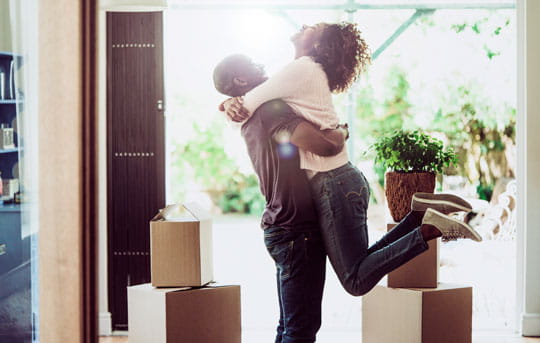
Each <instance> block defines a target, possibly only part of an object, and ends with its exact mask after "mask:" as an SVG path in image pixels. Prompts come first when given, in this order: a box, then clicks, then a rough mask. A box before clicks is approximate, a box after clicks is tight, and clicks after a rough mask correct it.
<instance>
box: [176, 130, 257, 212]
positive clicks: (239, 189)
mask: <svg viewBox="0 0 540 343" xmlns="http://www.w3.org/2000/svg"><path fill="white" fill-rule="evenodd" d="M193 131H194V132H195V135H193V138H192V139H190V140H188V141H187V142H185V143H184V144H177V145H176V147H175V149H174V151H173V154H172V159H173V165H172V167H173V178H174V186H175V187H173V191H174V193H175V197H176V198H177V199H178V198H179V199H182V198H183V193H184V192H183V190H184V189H185V188H187V184H188V183H192V182H195V183H196V184H198V185H199V186H200V187H201V188H202V189H203V190H204V191H205V192H206V193H208V194H209V195H210V198H211V199H212V201H213V203H214V204H215V205H217V206H219V208H220V209H221V210H222V212H223V213H246V214H260V213H261V212H262V211H263V210H264V206H265V204H266V203H265V200H264V198H263V196H262V195H261V193H260V190H259V183H258V179H257V177H256V176H255V175H254V174H244V173H242V172H241V171H240V169H239V167H238V165H237V163H236V162H235V161H234V160H233V159H232V158H231V157H229V156H228V155H227V153H226V152H225V149H224V147H223V141H224V139H225V137H224V136H223V128H222V126H221V125H220V124H219V123H217V122H215V123H212V124H210V125H208V126H207V127H205V128H203V127H201V126H200V125H199V124H197V123H194V124H193Z"/></svg>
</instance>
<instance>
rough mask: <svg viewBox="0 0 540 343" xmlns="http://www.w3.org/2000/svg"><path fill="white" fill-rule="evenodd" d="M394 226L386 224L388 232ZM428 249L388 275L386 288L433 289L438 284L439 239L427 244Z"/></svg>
mask: <svg viewBox="0 0 540 343" xmlns="http://www.w3.org/2000/svg"><path fill="white" fill-rule="evenodd" d="M395 225H396V224H388V225H387V229H388V231H390V230H391V229H392V228H393V227H394V226H395ZM428 246H429V249H428V250H427V251H425V252H423V253H422V254H420V255H418V256H416V257H415V258H413V259H412V260H410V261H409V262H407V263H405V264H404V265H402V266H401V267H399V268H397V269H395V270H393V271H392V272H390V273H388V287H393V288H400V287H403V288H411V287H413V288H414V287H417V288H435V287H437V285H438V283H439V262H440V255H439V249H440V239H433V240H431V241H429V242H428Z"/></svg>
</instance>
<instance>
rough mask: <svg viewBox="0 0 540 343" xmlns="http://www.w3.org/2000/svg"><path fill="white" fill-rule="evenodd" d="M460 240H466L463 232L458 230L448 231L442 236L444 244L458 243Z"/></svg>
mask: <svg viewBox="0 0 540 343" xmlns="http://www.w3.org/2000/svg"><path fill="white" fill-rule="evenodd" d="M458 238H466V237H465V235H463V233H462V232H461V231H458V230H449V231H446V232H445V233H444V234H443V236H442V241H443V242H449V241H456V240H457V239H458Z"/></svg>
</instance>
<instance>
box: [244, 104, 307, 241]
mask: <svg viewBox="0 0 540 343" xmlns="http://www.w3.org/2000/svg"><path fill="white" fill-rule="evenodd" d="M303 121H305V119H302V118H301V117H299V116H298V115H296V114H295V113H294V112H293V110H292V109H291V108H290V107H289V106H288V105H287V104H286V103H285V102H283V101H282V100H272V101H269V102H267V103H264V104H263V105H261V106H260V107H259V108H257V110H256V111H255V113H253V115H252V116H251V118H250V119H249V120H248V121H247V122H246V123H245V124H244V125H243V126H242V136H243V137H244V139H245V141H246V144H247V149H248V153H249V157H250V158H251V162H252V163H253V167H254V168H255V172H256V173H257V176H258V177H259V185H260V189H261V192H262V194H263V196H264V197H265V199H266V208H265V210H264V213H263V216H262V221H261V226H262V228H263V229H266V228H269V227H273V226H280V227H284V228H288V229H292V230H304V229H306V230H309V229H311V230H313V227H314V226H317V225H318V219H317V212H316V211H315V205H314V202H313V198H312V196H311V189H310V186H309V181H308V179H307V176H306V173H305V171H304V170H302V169H300V158H299V155H298V148H297V147H296V146H294V145H293V144H291V143H289V142H288V136H290V134H291V133H292V132H293V131H294V130H295V128H296V126H298V124H300V123H301V122H303Z"/></svg>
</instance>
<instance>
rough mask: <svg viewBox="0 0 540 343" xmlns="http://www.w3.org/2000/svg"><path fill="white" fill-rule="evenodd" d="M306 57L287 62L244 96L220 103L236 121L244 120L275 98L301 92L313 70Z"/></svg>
mask: <svg viewBox="0 0 540 343" xmlns="http://www.w3.org/2000/svg"><path fill="white" fill-rule="evenodd" d="M306 62H309V61H306V60H305V59H297V60H294V61H293V62H291V63H289V64H287V65H286V66H285V67H284V68H283V69H282V70H280V71H279V72H277V73H276V74H274V75H273V76H272V77H270V78H269V79H268V80H266V81H265V82H263V83H261V84H260V85H258V86H257V87H255V88H253V89H252V90H250V91H249V92H247V93H246V94H245V95H244V96H243V97H236V98H231V99H229V100H227V101H225V102H223V103H222V105H220V109H221V108H222V109H223V110H225V112H226V113H227V116H228V117H229V118H230V119H231V120H232V121H235V122H242V121H244V120H245V119H247V118H248V117H249V116H251V115H252V114H253V113H254V112H255V110H256V109H257V108H259V106H261V105H262V104H264V103H265V102H267V101H270V100H274V99H284V100H285V99H286V98H287V97H290V96H293V95H296V94H298V93H299V92H300V90H301V88H302V86H303V85H304V83H305V82H306V80H309V77H310V74H311V73H312V70H310V65H309V63H306Z"/></svg>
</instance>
